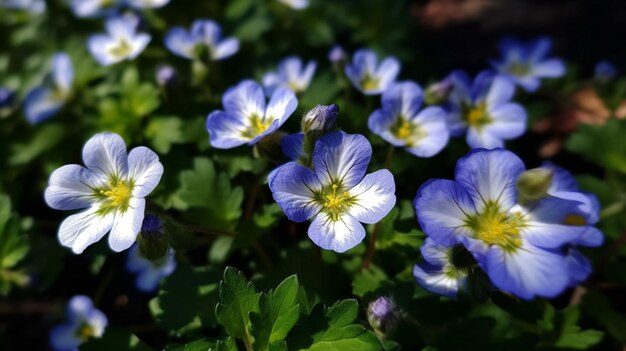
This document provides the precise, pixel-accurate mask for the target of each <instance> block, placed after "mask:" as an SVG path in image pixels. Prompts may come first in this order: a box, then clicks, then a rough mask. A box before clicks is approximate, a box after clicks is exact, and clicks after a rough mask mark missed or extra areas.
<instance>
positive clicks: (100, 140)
mask: <svg viewBox="0 0 626 351" xmlns="http://www.w3.org/2000/svg"><path fill="white" fill-rule="evenodd" d="M83 162H85V166H87V168H89V169H90V170H91V171H92V172H94V173H95V174H96V175H98V176H104V177H105V178H107V179H110V178H112V177H117V178H125V177H126V175H127V174H128V154H127V153H126V144H125V143H124V139H122V137H121V136H119V135H117V134H115V133H99V134H96V135H94V136H93V137H91V139H89V140H88V141H87V142H86V143H85V146H84V147H83Z"/></svg>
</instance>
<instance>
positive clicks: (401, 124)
mask: <svg viewBox="0 0 626 351" xmlns="http://www.w3.org/2000/svg"><path fill="white" fill-rule="evenodd" d="M412 127H413V126H411V123H409V121H407V120H406V119H403V118H401V119H400V120H399V121H398V126H397V128H396V129H395V130H394V135H395V136H396V137H397V138H398V139H402V140H407V139H408V138H409V137H410V136H411V132H412V131H413V128H412Z"/></svg>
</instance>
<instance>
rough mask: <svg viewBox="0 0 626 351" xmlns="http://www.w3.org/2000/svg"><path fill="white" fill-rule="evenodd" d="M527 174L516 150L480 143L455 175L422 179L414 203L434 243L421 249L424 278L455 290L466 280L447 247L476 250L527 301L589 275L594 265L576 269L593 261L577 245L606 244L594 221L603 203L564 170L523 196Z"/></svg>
mask: <svg viewBox="0 0 626 351" xmlns="http://www.w3.org/2000/svg"><path fill="white" fill-rule="evenodd" d="M523 173H524V164H523V163H522V161H521V160H520V159H519V158H518V157H517V156H516V155H515V154H513V153H512V152H510V151H506V150H501V149H495V150H484V149H478V150H474V151H472V152H470V153H469V154H468V155H467V156H465V157H463V158H461V159H460V160H459V161H458V163H457V166H456V170H455V178H456V181H450V180H443V179H433V180H430V181H429V182H427V183H426V184H424V185H422V187H421V188H420V189H419V191H418V193H417V196H416V198H415V200H414V205H415V210H416V212H417V218H418V221H419V223H420V225H421V227H422V229H423V230H424V232H425V233H426V234H427V235H428V237H429V238H430V239H431V240H432V242H431V243H427V244H426V245H428V246H426V248H423V249H422V253H423V254H424V258H425V260H426V261H427V264H426V265H420V266H418V267H416V268H415V271H414V273H415V276H416V279H417V281H418V282H419V283H420V284H422V285H424V286H426V287H427V289H429V290H431V291H434V292H437V293H442V294H445V295H448V296H453V295H454V294H455V293H456V290H458V289H459V288H460V287H462V286H463V285H464V280H465V279H466V275H465V274H462V270H461V272H459V268H463V267H462V266H461V267H459V266H458V265H456V264H455V263H456V262H454V261H453V260H451V259H450V257H451V255H450V254H449V251H447V250H449V248H453V247H454V246H456V245H462V246H463V247H464V248H465V249H466V250H467V251H469V252H470V253H471V254H472V256H473V257H474V259H475V260H476V262H477V264H478V266H479V267H480V268H481V269H482V270H484V272H485V273H486V274H487V275H488V276H489V278H490V279H491V282H492V283H493V284H494V285H495V286H496V287H497V288H498V289H501V290H503V291H506V292H509V293H512V294H515V295H517V296H519V297H521V298H524V299H530V298H533V297H535V296H543V297H555V296H557V295H558V294H560V293H561V292H562V291H563V290H564V289H565V288H566V287H568V286H571V285H573V284H575V283H577V282H580V281H581V280H582V279H584V278H585V277H586V275H588V272H589V270H588V269H586V270H585V269H582V270H581V269H579V268H578V267H576V268H574V267H575V265H577V264H579V265H582V266H588V262H587V261H586V260H584V257H582V255H580V253H579V252H578V251H577V250H576V248H575V247H576V246H578V245H582V246H597V245H600V244H601V242H602V234H601V233H600V232H599V231H598V230H597V229H596V228H595V227H593V226H592V225H593V223H595V221H597V215H598V213H597V212H598V207H597V201H595V199H594V198H593V196H591V195H590V194H585V193H580V192H578V191H577V188H576V186H575V184H573V183H572V179H571V177H570V176H569V175H568V174H566V173H565V172H564V171H562V170H560V169H556V170H555V177H554V180H553V183H552V184H551V186H550V187H549V190H548V191H547V192H546V193H545V194H544V195H543V196H537V197H536V199H532V200H529V199H528V198H524V200H523V201H520V196H519V192H520V191H519V190H518V187H517V181H518V179H520V176H522V174H523ZM437 251H439V252H437ZM432 266H435V267H434V268H432Z"/></svg>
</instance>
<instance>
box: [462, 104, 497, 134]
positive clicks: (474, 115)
mask: <svg viewBox="0 0 626 351" xmlns="http://www.w3.org/2000/svg"><path fill="white" fill-rule="evenodd" d="M464 110H465V111H464V112H463V117H464V119H465V122H466V123H467V124H468V125H469V126H470V127H475V128H479V127H482V126H484V125H486V124H489V123H491V121H492V120H491V117H489V114H488V113H487V104H486V103H484V102H483V103H481V104H480V105H478V106H472V107H469V106H468V107H466V108H465V109H464Z"/></svg>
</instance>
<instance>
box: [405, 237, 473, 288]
mask: <svg viewBox="0 0 626 351" xmlns="http://www.w3.org/2000/svg"><path fill="white" fill-rule="evenodd" d="M420 251H421V252H422V258H423V259H424V261H422V262H421V263H419V264H416V265H415V267H413V276H414V277H415V280H416V281H417V283H418V284H419V285H420V286H421V287H423V288H424V289H426V290H428V291H430V292H432V293H433V294H438V295H443V296H447V297H450V298H455V297H456V296H457V294H458V292H459V290H463V289H466V286H467V275H468V269H467V268H465V267H461V268H458V267H456V266H455V265H454V263H453V261H452V254H453V247H448V246H444V245H441V244H438V243H437V242H436V241H434V240H433V239H431V238H426V240H425V241H424V244H423V245H422V247H421V248H420Z"/></svg>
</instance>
